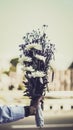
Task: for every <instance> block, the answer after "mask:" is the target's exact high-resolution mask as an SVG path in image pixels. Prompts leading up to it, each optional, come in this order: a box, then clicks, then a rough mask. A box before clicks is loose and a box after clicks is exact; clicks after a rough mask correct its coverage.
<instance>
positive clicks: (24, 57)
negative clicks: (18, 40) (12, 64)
mask: <svg viewBox="0 0 73 130" xmlns="http://www.w3.org/2000/svg"><path fill="white" fill-rule="evenodd" d="M24 61H27V62H31V61H32V59H31V58H30V57H28V56H22V57H21V58H20V59H19V62H20V63H21V64H23V62H24Z"/></svg>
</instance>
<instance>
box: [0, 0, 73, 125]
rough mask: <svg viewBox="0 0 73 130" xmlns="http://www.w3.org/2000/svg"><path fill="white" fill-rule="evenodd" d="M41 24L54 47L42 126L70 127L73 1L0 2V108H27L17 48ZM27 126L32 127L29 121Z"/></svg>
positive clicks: (24, 0) (5, 0) (72, 79)
mask: <svg viewBox="0 0 73 130" xmlns="http://www.w3.org/2000/svg"><path fill="white" fill-rule="evenodd" d="M43 24H46V25H48V28H47V30H46V33H47V35H48V38H49V40H50V41H51V43H54V44H55V46H56V51H55V60H54V61H53V62H52V63H51V65H52V67H53V69H54V80H53V82H50V83H49V84H48V91H47V93H46V96H45V101H44V102H45V103H44V115H45V123H46V124H47V125H48V124H50V123H56V124H61V123H62V124H69V125H70V124H73V0H0V104H8V105H11V104H18V105H27V104H29V99H28V98H27V97H23V91H24V89H25V87H24V85H23V83H22V81H23V76H24V74H23V72H22V70H21V65H20V64H19V63H18V58H19V55H20V52H19V44H21V43H24V41H23V36H24V35H25V34H26V33H27V32H31V31H32V30H33V29H35V30H36V29H38V28H40V29H41V28H42V25H43ZM50 75H51V73H48V76H49V77H50ZM50 81H51V79H50ZM46 104H48V105H47V106H46ZM46 112H48V115H49V116H46ZM55 119H56V120H55ZM58 119H59V120H58ZM63 121H65V123H64V122H63ZM24 122H25V123H26V121H24ZM27 122H28V120H27ZM32 122H34V121H32ZM16 124H18V123H16ZM20 124H24V123H23V122H20ZM26 124H27V123H26ZM29 124H33V123H31V122H30V118H29ZM46 128H47V127H46Z"/></svg>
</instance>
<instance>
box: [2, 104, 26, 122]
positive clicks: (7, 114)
mask: <svg viewBox="0 0 73 130" xmlns="http://www.w3.org/2000/svg"><path fill="white" fill-rule="evenodd" d="M25 116H26V115H25V109H24V107H23V106H0V124H2V123H8V122H12V121H17V120H19V119H22V118H24V117H25Z"/></svg>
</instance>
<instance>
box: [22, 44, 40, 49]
mask: <svg viewBox="0 0 73 130" xmlns="http://www.w3.org/2000/svg"><path fill="white" fill-rule="evenodd" d="M32 48H35V49H37V50H42V46H41V44H38V43H32V44H28V45H27V46H26V48H25V49H26V50H30V49H32Z"/></svg>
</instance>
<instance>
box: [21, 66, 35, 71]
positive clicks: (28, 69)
mask: <svg viewBox="0 0 73 130" xmlns="http://www.w3.org/2000/svg"><path fill="white" fill-rule="evenodd" d="M23 70H24V71H30V72H33V71H35V70H34V69H33V67H32V66H29V67H24V68H23Z"/></svg>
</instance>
